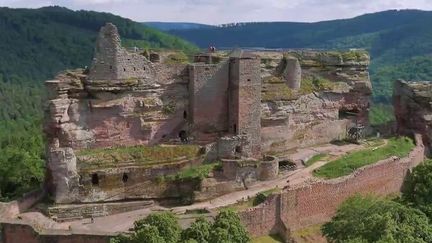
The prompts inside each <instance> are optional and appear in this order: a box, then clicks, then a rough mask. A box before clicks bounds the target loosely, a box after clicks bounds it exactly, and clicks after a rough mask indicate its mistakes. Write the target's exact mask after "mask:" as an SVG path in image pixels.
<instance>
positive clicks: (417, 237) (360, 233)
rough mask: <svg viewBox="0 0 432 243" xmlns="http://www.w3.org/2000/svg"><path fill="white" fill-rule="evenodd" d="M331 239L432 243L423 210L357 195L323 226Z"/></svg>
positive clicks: (430, 231)
mask: <svg viewBox="0 0 432 243" xmlns="http://www.w3.org/2000/svg"><path fill="white" fill-rule="evenodd" d="M322 232H323V234H324V235H325V236H326V237H327V240H328V241H329V242H432V226H431V225H430V224H429V220H428V218H427V217H426V215H425V214H424V213H422V212H421V211H420V210H417V209H414V208H410V207H407V206H405V205H403V204H400V203H397V202H394V201H390V200H384V199H377V198H373V197H360V196H355V197H352V198H350V199H348V200H347V201H345V202H344V203H343V204H342V205H341V206H340V208H339V209H338V211H337V213H336V216H334V217H333V218H332V220H331V221H330V222H329V223H326V224H324V225H323V227H322Z"/></svg>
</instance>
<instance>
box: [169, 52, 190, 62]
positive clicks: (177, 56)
mask: <svg viewBox="0 0 432 243" xmlns="http://www.w3.org/2000/svg"><path fill="white" fill-rule="evenodd" d="M164 63H165V64H187V63H189V58H188V56H187V55H186V54H185V53H184V52H181V51H180V52H176V53H173V54H170V55H168V57H167V58H166V60H165V61H164Z"/></svg>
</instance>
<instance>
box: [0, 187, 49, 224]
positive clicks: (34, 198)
mask: <svg viewBox="0 0 432 243" xmlns="http://www.w3.org/2000/svg"><path fill="white" fill-rule="evenodd" d="M44 196H45V191H43V190H36V191H32V192H29V193H25V194H24V195H22V197H21V198H20V199H18V200H14V201H11V202H0V219H2V220H5V219H9V218H15V217H16V216H17V215H18V214H20V213H23V212H25V211H26V210H28V209H29V208H31V207H32V206H33V205H35V204H36V203H37V202H39V201H40V200H42V198H43V197H44Z"/></svg>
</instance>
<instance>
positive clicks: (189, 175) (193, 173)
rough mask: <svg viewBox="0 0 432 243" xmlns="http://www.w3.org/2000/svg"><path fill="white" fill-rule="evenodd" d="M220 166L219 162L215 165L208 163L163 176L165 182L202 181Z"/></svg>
mask: <svg viewBox="0 0 432 243" xmlns="http://www.w3.org/2000/svg"><path fill="white" fill-rule="evenodd" d="M220 166H221V164H220V163H219V162H217V163H210V164H202V165H199V166H193V167H190V168H187V169H184V170H181V171H179V172H177V174H174V175H168V176H165V178H164V179H165V180H167V181H187V180H193V179H199V180H202V179H204V178H206V177H208V175H209V174H210V172H211V171H213V170H215V169H217V168H219V167H220Z"/></svg>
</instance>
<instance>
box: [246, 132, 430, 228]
mask: <svg viewBox="0 0 432 243" xmlns="http://www.w3.org/2000/svg"><path fill="white" fill-rule="evenodd" d="M424 153H425V148H424V146H423V143H422V138H421V136H420V135H416V147H415V148H414V149H413V150H412V151H411V152H410V154H409V155H408V156H407V157H404V158H396V157H394V158H389V159H385V160H382V161H380V162H378V163H376V164H373V165H369V166H365V167H362V168H360V169H358V170H356V171H355V172H354V173H353V174H351V175H348V176H345V177H341V178H337V179H332V180H326V181H319V182H312V183H310V184H306V185H302V186H300V187H298V188H292V189H288V191H284V192H282V193H281V194H278V195H276V196H274V197H272V198H270V199H269V200H267V201H266V202H265V203H264V204H262V205H259V206H257V207H255V208H252V209H248V210H246V211H243V212H241V213H240V217H241V219H242V222H243V223H244V224H245V225H246V227H247V229H248V231H249V232H250V233H251V234H252V235H253V236H259V235H267V234H269V233H274V231H275V229H283V228H286V229H289V230H288V231H287V232H283V231H279V233H280V234H282V235H285V236H289V231H293V230H297V229H301V228H304V227H307V226H311V225H316V224H321V223H324V222H327V221H329V220H330V219H331V217H332V216H333V215H334V214H335V212H336V210H337V208H338V206H339V205H340V204H341V203H342V202H343V201H345V200H346V199H347V198H348V197H350V196H353V195H355V194H363V195H365V194H375V195H379V196H386V195H389V194H392V193H398V192H400V190H401V187H402V184H403V182H404V179H405V176H406V174H407V173H408V171H409V170H410V169H412V168H413V167H415V166H417V165H418V164H420V163H421V162H422V161H423V160H424ZM257 219H260V220H257ZM261 219H262V220H261Z"/></svg>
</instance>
